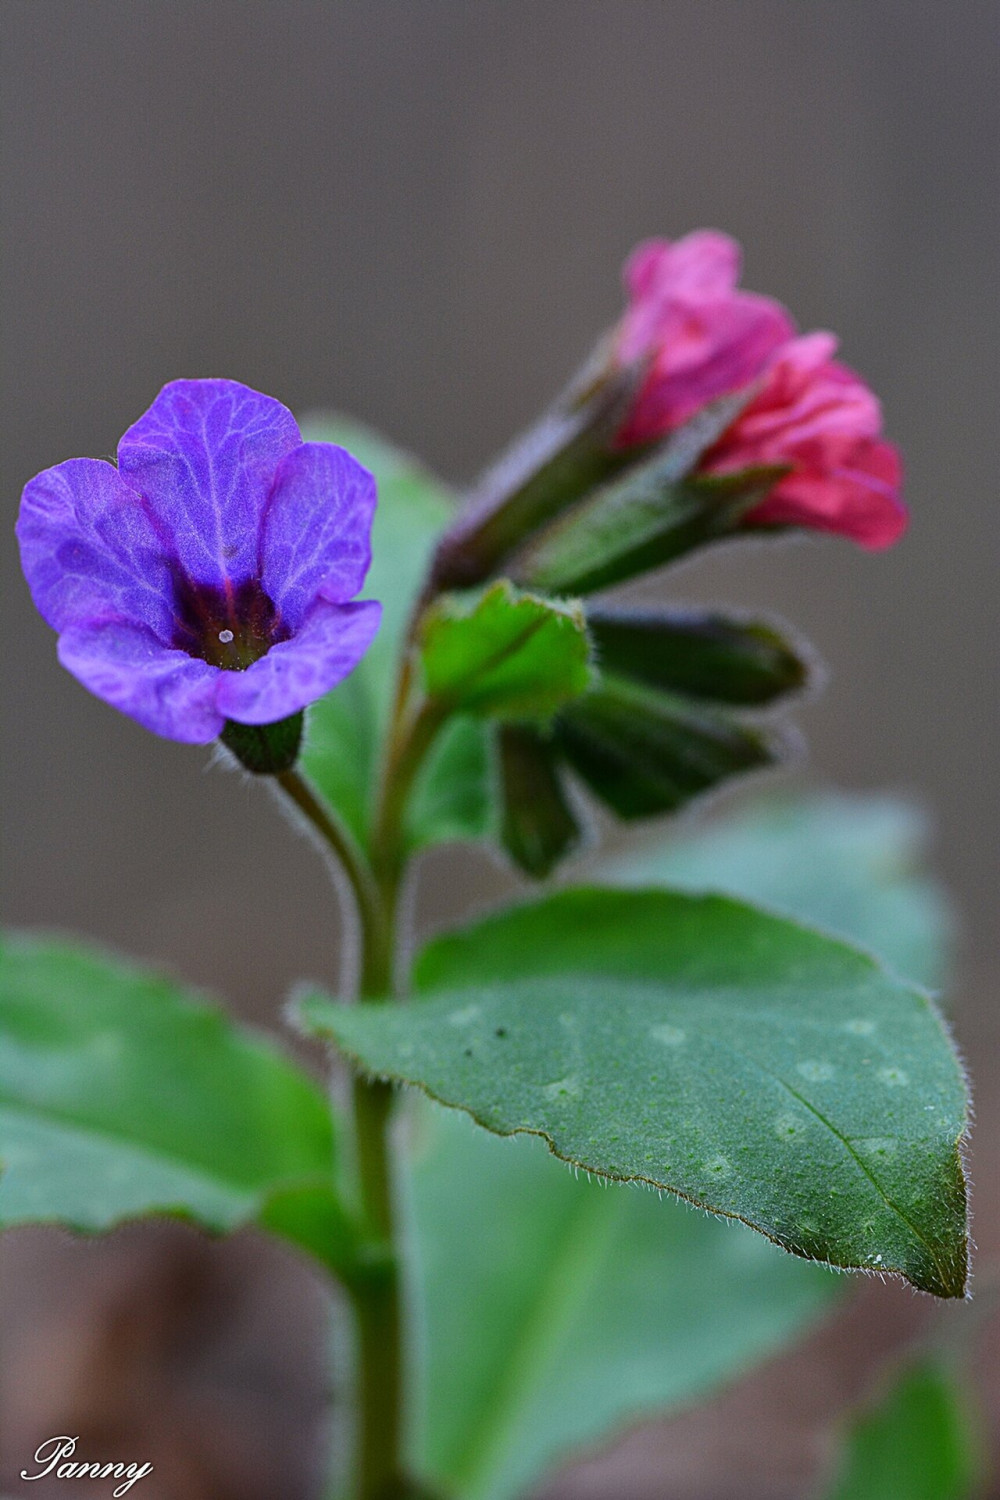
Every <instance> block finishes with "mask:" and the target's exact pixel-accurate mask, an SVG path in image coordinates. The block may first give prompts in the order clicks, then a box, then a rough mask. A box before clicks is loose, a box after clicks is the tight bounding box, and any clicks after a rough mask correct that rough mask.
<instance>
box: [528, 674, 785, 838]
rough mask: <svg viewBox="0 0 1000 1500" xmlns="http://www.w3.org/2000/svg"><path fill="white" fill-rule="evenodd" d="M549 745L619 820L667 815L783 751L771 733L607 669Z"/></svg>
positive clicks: (565, 715) (561, 721) (569, 710)
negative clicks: (559, 753)
mask: <svg viewBox="0 0 1000 1500" xmlns="http://www.w3.org/2000/svg"><path fill="white" fill-rule="evenodd" d="M555 740H556V744H557V746H558V748H559V749H560V750H561V751H562V753H563V754H564V755H565V757H566V759H567V760H568V761H569V763H570V765H571V766H572V767H573V769H574V770H575V771H576V772H577V773H578V774H579V775H580V776H581V777H582V778H583V780H584V781H585V782H586V783H587V785H588V786H589V787H590V788H591V790H592V791H593V792H595V793H596V795H597V796H598V797H599V798H600V799H601V801H602V802H604V803H605V804H606V805H607V806H608V807H609V808H610V809H611V811H612V812H614V813H617V814H618V816H619V817H620V818H647V817H651V816H653V815H655V814H656V813H664V812H674V811H675V810H676V809H677V808H678V807H682V806H683V805H684V803H685V802H689V801H690V800H691V799H692V798H693V797H696V796H698V795H699V794H700V793H702V792H706V791H708V790H709V788H711V787H713V786H717V785H718V784H719V783H720V782H722V781H726V780H729V779H730V778H731V777H733V776H737V775H740V774H742V773H744V772H747V771H752V770H758V769H760V768H761V767H763V766H768V765H772V764H774V762H775V761H777V760H780V759H781V756H782V753H783V747H782V743H781V741H780V739H779V737H778V736H777V735H776V734H775V733H774V732H773V731H772V730H769V729H765V728H762V727H761V726H758V725H754V724H745V723H743V722H741V721H740V720H739V719H738V718H736V717H735V716H734V715H732V714H729V713H727V712H726V711H725V710H724V709H720V708H716V707H715V706H714V705H709V704H705V703H701V702H698V701H696V700H695V699H692V698H683V697H681V696H680V695H679V694H676V693H666V692H662V691H660V690H659V689H656V688H649V687H644V686H643V685H642V684H641V683H637V682H630V681H629V680H628V679H627V678H625V677H618V676H614V675H612V674H611V673H610V672H602V673H601V675H600V678H599V680H598V682H597V684H596V686H595V687H594V688H593V689H592V690H591V691H590V692H589V693H587V694H586V695H585V696H584V697H582V698H580V699H579V700H578V701H576V702H574V703H570V704H568V705H567V706H566V707H565V708H564V709H563V711H562V713H561V714H560V715H559V718H558V720H557V722H556V726H555Z"/></svg>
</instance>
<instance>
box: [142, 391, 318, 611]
mask: <svg viewBox="0 0 1000 1500" xmlns="http://www.w3.org/2000/svg"><path fill="white" fill-rule="evenodd" d="M301 442H302V436H301V434H300V432H299V429H298V426H297V424H296V422H295V418H294V417H293V416H292V414H291V412H290V411H289V410H288V408H287V407H285V406H282V404H281V402H280V401H275V400H273V399H272V397H270V396H262V395H260V393H259V392H257V391H252V390H251V389H250V388H249V386H245V385H240V383H239V382H238V381H235V380H174V381H172V382H171V383H170V385H166V386H164V387H163V390H162V391H161V392H160V394H159V395H158V396H157V398H156V400H155V401H154V402H153V404H152V406H151V407H150V408H149V410H148V411H147V412H146V413H145V415H144V416H141V417H140V418H139V420H138V422H135V423H134V424H133V425H132V426H131V427H130V428H129V430H128V432H126V434H125V436H124V437H123V438H122V440H121V442H120V443H119V445H118V467H119V469H120V470H121V473H122V474H123V475H124V476H125V477H126V478H127V479H128V481H129V483H130V484H132V485H134V486H135V488H136V489H138V490H140V491H141V492H142V494H143V495H144V496H145V497H146V499H147V501H148V502H149V507H150V510H151V512H152V513H153V515H154V516H155V517H156V520H157V521H158V522H159V525H160V529H161V531H162V534H163V536H164V538H165V539H166V542H167V545H168V546H169V548H170V549H171V550H172V551H173V552H174V555H175V556H176V557H177V558H178V560H179V561H180V563H181V566H182V567H183V568H184V570H185V571H186V573H187V574H188V576H189V578H190V579H191V580H192V581H193V582H195V583H199V584H205V585H210V586H212V587H214V588H217V589H222V590H226V589H228V588H229V587H230V586H231V585H233V584H239V583H240V582H242V581H244V580H245V579H248V578H250V577H252V576H253V574H254V573H255V571H256V568H257V545H258V537H259V530H260V521H261V516H262V513H263V510H264V505H265V502H266V500H267V495H268V492H269V490H270V487H271V482H272V480H273V479H274V475H275V471H276V469H277V467H278V465H279V463H280V462H281V460H282V459H283V458H284V457H285V455H286V453H289V452H291V450H292V449H293V448H296V447H298V446H299V445H300V444H301Z"/></svg>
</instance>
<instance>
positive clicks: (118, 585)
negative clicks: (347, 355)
mask: <svg viewBox="0 0 1000 1500" xmlns="http://www.w3.org/2000/svg"><path fill="white" fill-rule="evenodd" d="M374 510H375V481H374V479H373V478H372V476H371V475H370V474H369V473H368V471H367V470H366V469H363V468H362V467H361V465H360V464H359V463H357V462H356V461H355V460H354V459H353V458H352V457H351V455H350V454H349V453H347V452H345V450H344V449H343V448H337V447H334V446H333V445H332V444H331V443H304V442H303V441H302V435H301V433H300V432H299V429H298V427H297V425H296V423H295V419H294V417H293V416H292V414H291V412H290V411H288V410H287V408H286V407H284V406H282V405H281V403H280V402H279V401H274V400H272V398H271V397H270V396H262V395H260V394H259V393H258V392H257V391H252V390H250V389H249V387H248V386H245V385H240V384H239V383H238V382H237V381H235V380H175V381H172V382H171V384H170V385H167V386H164V388H163V390H162V391H161V392H160V394H159V395H158V396H157V398H156V400H155V401H154V402H153V404H152V406H151V407H150V408H149V410H148V411H147V412H146V413H145V415H144V416H141V417H140V418H139V420H138V422H136V423H135V424H134V425H133V426H132V427H130V428H129V430H128V432H126V434H125V436H124V437H123V438H122V440H121V442H120V443H119V445H118V467H117V468H115V467H114V465H113V464H111V463H107V462H104V461H103V460H100V459H92V458H71V459H69V460H68V461H67V462H66V463H62V464H57V465H56V466H55V468H54V469H46V470H45V471H44V473H42V474H39V475H37V476H36V477H35V478H34V479H32V480H31V482H30V483H29V484H28V485H26V486H25V490H24V495H23V497H22V500H21V514H20V518H19V520H18V524H17V534H18V540H19V541H20V544H21V559H22V564H23V567H24V573H25V577H26V578H27V580H28V587H29V588H30V589H31V595H32V598H33V599H34V601H35V604H36V605H37V607H38V610H39V612H40V613H41V614H42V616H43V617H44V618H45V619H46V620H47V621H48V623H49V624H50V625H51V626H52V627H53V628H54V629H55V630H57V631H58V632H59V660H60V661H61V662H62V664H63V666H64V667H66V668H68V670H69V671H70V672H72V673H73V675H74V677H76V678H78V679H79V681H80V682H82V683H83V685H84V686H85V687H88V688H89V689H90V690H91V692H93V693H96V694H97V696H98V697H99V698H103V699H104V700H105V702H107V703H110V704H112V705H113V706H114V707H115V708H119V709H121V710H122V712H123V713H126V714H129V715H131V717H132V718H133V719H136V720H138V722H139V723H140V724H142V725H144V726H145V728H147V729H151V730H153V732H154V733H155V734H161V735H164V736H166V738H168V739H173V740H183V741H186V742H188V743H191V744H205V743H207V742H208V741H209V740H213V739H215V738H216V736H217V735H219V734H221V733H222V731H223V729H224V727H225V724H226V721H227V720H233V721H235V722H236V723H239V724H270V723H274V722H275V721H277V720H281V719H285V718H288V717H289V716H290V715H292V714H295V713H297V712H298V711H299V710H300V709H302V708H304V707H305V706H306V704H308V703H312V702H314V701H315V700H316V699H317V698H320V697H322V695H323V694H324V693H326V692H328V691H329V689H330V688H332V687H333V686H334V685H335V684H336V683H338V682H339V681H340V680H341V678H342V677H346V676H347V674H348V672H350V671H352V670H353V668H354V667H356V666H357V664H358V662H359V661H360V660H361V657H362V656H363V655H364V653H365V651H366V650H367V648H368V646H369V645H370V644H371V641H372V638H373V637H374V635H375V632H376V630H377V629H378V624H379V617H380V614H381V606H380V605H378V604H376V603H374V602H363V603H360V602H359V603H350V602H349V601H350V600H352V599H353V598H354V595H355V594H357V592H358V590H359V589H360V588H361V585H362V583H363V582H364V578H365V574H366V573H367V571H368V564H369V562H370V560H371V545H370V533H371V524H372V516H373V513H374Z"/></svg>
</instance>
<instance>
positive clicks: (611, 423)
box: [431, 348, 643, 591]
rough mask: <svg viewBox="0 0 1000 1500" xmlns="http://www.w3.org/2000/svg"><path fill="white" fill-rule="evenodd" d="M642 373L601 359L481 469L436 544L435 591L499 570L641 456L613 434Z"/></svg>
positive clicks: (602, 351)
mask: <svg viewBox="0 0 1000 1500" xmlns="http://www.w3.org/2000/svg"><path fill="white" fill-rule="evenodd" d="M642 374H643V367H642V365H641V364H634V365H630V366H624V367H617V368H616V367H615V366H614V365H613V363H612V362H611V358H610V351H609V350H608V349H606V348H599V349H598V350H597V352H596V355H595V358H594V359H593V360H592V361H591V362H590V363H589V364H588V365H587V366H586V367H585V368H584V370H583V371H582V372H581V373H580V375H579V376H577V377H576V379H575V380H574V381H573V382H572V383H571V384H570V387H569V389H568V390H567V391H566V392H565V394H564V395H563V396H562V397H560V399H559V400H558V401H557V402H556V403H555V405H554V407H553V408H552V410H551V411H549V412H547V413H546V414H545V415H544V416H543V417H542V418H541V420H540V421H539V422H538V423H537V424H536V425H535V426H534V427H532V428H530V429H529V430H528V431H527V432H526V433H524V434H523V435H522V436H521V437H519V438H518V439H516V441H515V442H514V444H513V445H512V446H511V447H510V448H509V449H508V451H507V452H506V453H504V454H503V455H502V457H501V458H500V459H499V461H498V462H497V463H495V464H494V465H492V467H491V468H490V469H489V470H488V471H487V472H486V474H484V475H483V477H482V479H480V480H479V482H478V483H477V485H476V486H475V488H474V490H473V492H472V494H471V495H470V496H469V498H468V500H467V501H466V503H465V505H464V506H463V508H462V510H461V511H460V513H459V515H458V516H457V517H456V519H455V520H454V521H453V522H452V524H451V525H450V526H449V527H448V530H447V531H446V532H445V534H444V536H443V537H442V538H441V541H440V543H439V545H438V548H437V552H436V554H435V557H434V564H433V568H432V572H431V578H432V586H433V587H434V589H435V590H436V591H442V590H445V589H462V588H472V587H474V586H475V585H476V584H479V583H482V582H483V581H484V580H485V579H487V578H489V577H490V576H491V575H493V574H496V573H498V572H499V571H501V567H502V564H503V562H504V559H505V558H506V557H507V556H508V555H509V554H510V553H511V551H512V550H513V549H514V548H516V547H517V546H518V544H519V543H521V542H522V541H523V540H524V538H525V537H526V536H528V535H530V533H531V532H533V531H534V530H536V529H537V528H538V527H539V526H541V525H543V524H544V523H545V522H547V521H549V520H551V519H552V517H553V516H556V515H558V514H559V512H560V511H562V510H564V509H565V508H566V507H567V506H569V505H572V504H573V503H574V502H575V501H576V500H579V499H580V497H581V496H583V495H585V494H586V493H587V492H588V491H589V490H592V489H593V488H594V487H595V485H598V484H601V483H603V482H604V481H605V480H606V479H607V478H608V477H609V476H610V475H613V474H616V473H618V472H619V471H620V470H621V469H623V468H626V467H628V466H629V465H630V464H632V463H634V462H635V458H636V454H635V452H634V451H633V452H627V451H622V450H617V449H616V448H615V447H614V437H615V434H616V433H617V431H618V429H619V428H620V427H621V425H622V423H623V421H624V420H625V417H626V415H627V412H628V409H629V406H630V405H631V402H632V399H633V397H634V395H635V392H636V389H637V386H638V384H639V381H640V379H641V377H642Z"/></svg>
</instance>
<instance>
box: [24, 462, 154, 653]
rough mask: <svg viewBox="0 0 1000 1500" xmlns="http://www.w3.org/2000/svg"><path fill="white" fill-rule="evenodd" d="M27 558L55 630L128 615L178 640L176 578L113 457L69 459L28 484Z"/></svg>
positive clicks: (34, 588)
mask: <svg viewBox="0 0 1000 1500" xmlns="http://www.w3.org/2000/svg"><path fill="white" fill-rule="evenodd" d="M17 536H18V540H19V542H20V544H21V562H22V566H23V568H24V576H25V577H26V578H27V580H28V587H29V588H30V590H31V597H32V598H33V599H34V601H35V604H36V606H37V608H38V611H39V613H40V614H41V615H42V616H43V618H44V619H46V620H47V621H48V622H49V624H50V625H52V626H53V627H54V628H55V629H56V630H65V629H66V628H67V627H68V626H70V625H82V624H89V623H92V622H93V621H95V620H102V619H104V620H106V619H109V618H110V619H118V620H129V621H131V622H132V623H134V624H137V625H145V626H147V627H148V628H149V629H150V630H151V631H153V633H154V634H155V635H156V636H158V637H159V638H160V639H161V640H162V641H169V640H171V639H172V635H173V630H174V619H173V607H172V601H173V581H172V578H171V574H170V569H169V564H168V560H167V558H165V557H164V553H163V545H162V543H161V541H160V539H159V537H158V536H157V533H156V529H155V527H154V526H153V523H152V521H151V519H150V517H149V516H148V514H147V513H146V510H145V508H144V506H143V502H142V498H141V496H140V495H139V494H138V493H137V492H136V491H135V490H134V489H132V487H131V486H130V485H128V484H126V483H125V481H124V480H123V479H122V478H121V476H120V475H119V473H118V471H117V470H116V469H115V468H114V467H113V466H112V465H111V464H109V463H104V462H102V461H101V460H100V459H96V458H71V459H68V460H67V462H66V463H62V464H57V465H56V467H55V468H54V469H46V470H45V471H44V473H42V474H38V475H36V476H35V478H34V479H32V480H31V481H30V482H29V483H28V484H27V485H26V486H25V489H24V498H23V500H22V503H21V514H20V517H19V519H18V523H17Z"/></svg>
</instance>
